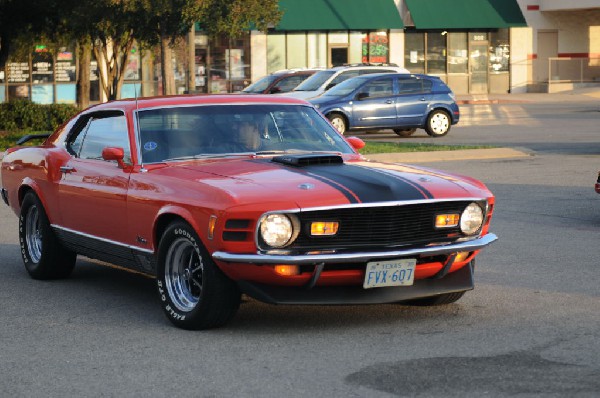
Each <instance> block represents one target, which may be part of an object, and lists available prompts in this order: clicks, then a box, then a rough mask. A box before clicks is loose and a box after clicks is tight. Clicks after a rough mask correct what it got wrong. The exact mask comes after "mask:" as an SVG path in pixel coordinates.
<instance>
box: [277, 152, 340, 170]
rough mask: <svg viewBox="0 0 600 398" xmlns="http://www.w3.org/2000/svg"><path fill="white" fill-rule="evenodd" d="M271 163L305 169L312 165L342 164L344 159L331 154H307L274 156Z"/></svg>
mask: <svg viewBox="0 0 600 398" xmlns="http://www.w3.org/2000/svg"><path fill="white" fill-rule="evenodd" d="M272 161H273V162H276V163H281V164H285V165H287V166H294V167H305V166H313V165H328V164H343V163H344V159H342V157H341V156H340V155H332V154H327V153H323V154H314V153H308V154H304V155H282V156H275V157H274V158H273V159H272Z"/></svg>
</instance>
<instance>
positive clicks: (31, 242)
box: [25, 206, 42, 263]
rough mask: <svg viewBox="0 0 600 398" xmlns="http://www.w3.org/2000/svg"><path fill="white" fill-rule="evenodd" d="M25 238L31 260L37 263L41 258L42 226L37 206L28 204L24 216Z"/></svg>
mask: <svg viewBox="0 0 600 398" xmlns="http://www.w3.org/2000/svg"><path fill="white" fill-rule="evenodd" d="M25 240H26V241H27V252H28V254H29V257H30V258H31V261H33V262H34V263H39V262H40V260H41V259H42V227H41V220H40V213H39V211H38V208H37V206H30V207H29V209H28V210H27V216H26V217H25Z"/></svg>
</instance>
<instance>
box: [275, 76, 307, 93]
mask: <svg viewBox="0 0 600 398" xmlns="http://www.w3.org/2000/svg"><path fill="white" fill-rule="evenodd" d="M305 78H306V75H294V76H288V77H284V78H283V79H281V80H280V81H278V82H277V83H276V84H275V87H277V88H279V89H280V90H281V91H279V92H281V93H287V92H288V91H292V90H293V89H295V88H296V86H297V85H298V84H300V83H302V81H303V80H304V79H305Z"/></svg>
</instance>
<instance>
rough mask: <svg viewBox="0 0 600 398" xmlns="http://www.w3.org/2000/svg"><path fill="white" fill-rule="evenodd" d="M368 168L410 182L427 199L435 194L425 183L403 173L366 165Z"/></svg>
mask: <svg viewBox="0 0 600 398" xmlns="http://www.w3.org/2000/svg"><path fill="white" fill-rule="evenodd" d="M356 167H364V166H356ZM364 168H366V169H369V170H371V171H374V172H377V173H381V174H385V175H387V176H390V177H392V178H397V179H399V180H401V181H404V182H405V183H407V184H410V185H412V186H414V187H415V188H416V189H418V190H419V191H421V192H422V193H423V196H424V197H425V198H427V199H433V198H434V196H433V194H432V193H431V192H429V190H428V189H427V188H425V187H424V186H423V185H420V184H417V183H416V182H414V181H411V180H409V179H408V178H406V177H402V176H401V175H399V174H397V173H393V172H391V171H389V170H385V169H378V168H371V167H364Z"/></svg>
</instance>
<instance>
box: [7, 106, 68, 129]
mask: <svg viewBox="0 0 600 398" xmlns="http://www.w3.org/2000/svg"><path fill="white" fill-rule="evenodd" d="M77 112H78V110H77V108H76V107H74V106H72V105H65V104H50V105H40V104H35V103H33V102H31V101H29V100H14V101H10V102H6V103H3V104H0V131H10V132H18V131H32V130H33V131H53V130H54V129H56V128H57V127H58V126H59V125H61V124H62V123H64V122H66V121H67V120H68V119H70V118H71V117H72V116H74V115H75V114H76V113H77Z"/></svg>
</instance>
